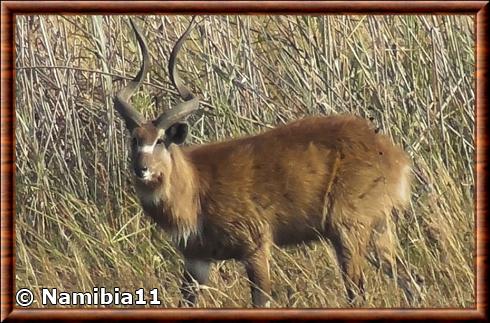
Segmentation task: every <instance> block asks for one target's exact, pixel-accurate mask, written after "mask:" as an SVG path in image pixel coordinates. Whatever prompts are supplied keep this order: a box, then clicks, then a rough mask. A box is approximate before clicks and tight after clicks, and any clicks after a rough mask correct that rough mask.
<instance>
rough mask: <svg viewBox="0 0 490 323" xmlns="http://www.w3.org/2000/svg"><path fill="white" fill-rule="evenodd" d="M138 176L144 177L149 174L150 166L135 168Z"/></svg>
mask: <svg viewBox="0 0 490 323" xmlns="http://www.w3.org/2000/svg"><path fill="white" fill-rule="evenodd" d="M134 172H135V173H136V176H138V177H139V178H144V177H146V176H147V175H148V167H139V168H136V169H135V170H134Z"/></svg>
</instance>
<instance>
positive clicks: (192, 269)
mask: <svg viewBox="0 0 490 323" xmlns="http://www.w3.org/2000/svg"><path fill="white" fill-rule="evenodd" d="M210 265H211V263H210V262H209V261H204V260H197V259H185V261H184V277H183V280H182V287H181V289H180V291H181V293H182V299H183V303H182V302H181V303H180V304H179V306H180V307H182V306H195V305H196V301H197V296H198V292H199V285H204V284H206V283H207V281H208V278H209V268H210Z"/></svg>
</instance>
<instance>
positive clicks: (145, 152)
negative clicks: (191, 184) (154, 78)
mask: <svg viewBox="0 0 490 323" xmlns="http://www.w3.org/2000/svg"><path fill="white" fill-rule="evenodd" d="M130 22H131V26H132V27H133V30H134V33H135V34H136V39H137V40H138V44H139V47H140V50H141V54H142V57H143V60H142V63H141V68H140V70H139V72H138V74H137V75H136V77H135V78H134V79H133V80H131V81H130V82H129V83H128V84H127V85H126V87H124V88H123V89H122V90H121V91H119V93H117V95H116V97H115V99H114V106H115V108H116V110H117V111H118V112H119V114H120V115H121V117H122V118H123V119H124V121H125V124H126V127H127V128H128V130H129V132H130V133H131V157H132V158H131V159H132V168H133V172H134V175H135V177H136V179H137V180H138V181H140V182H142V183H145V184H150V183H152V182H159V181H160V180H161V179H162V177H164V176H170V172H171V167H172V163H171V153H170V151H171V149H172V148H173V147H172V145H179V144H181V143H183V142H184V140H185V138H186V136H187V125H186V124H185V123H182V122H179V121H181V120H182V119H183V118H184V117H186V116H187V115H189V114H190V113H192V112H193V111H195V110H197V109H198V108H199V99H198V97H196V96H195V95H194V94H193V93H192V92H191V91H190V90H189V89H188V88H187V87H186V86H184V84H183V81H182V79H181V78H180V76H179V73H178V71H177V68H176V58H177V54H178V52H179V50H180V48H181V47H182V44H183V42H184V40H185V39H186V37H187V35H188V34H189V32H190V31H191V29H192V27H193V25H194V18H193V19H192V21H191V23H190V24H189V27H188V28H187V30H186V31H185V32H184V34H183V35H182V36H181V37H180V38H179V40H178V41H177V43H176V44H175V46H174V48H173V49H172V52H171V54H170V58H169V63H168V71H169V75H170V80H171V81H172V83H173V85H174V86H175V88H176V89H177V91H178V92H179V94H180V96H181V97H182V99H183V101H182V102H181V103H179V104H178V105H177V106H175V107H174V108H173V109H171V110H168V111H166V112H164V113H162V114H161V115H160V116H158V117H157V118H156V119H154V120H150V121H148V120H145V119H144V118H143V116H142V115H141V114H140V113H139V112H138V111H136V110H135V109H134V107H133V106H132V105H131V103H129V99H130V98H131V96H132V95H133V93H134V92H135V91H136V90H137V89H138V87H139V86H140V85H141V83H142V82H143V80H144V78H145V75H146V74H147V72H148V69H149V61H150V56H149V54H148V47H147V45H146V40H145V38H144V36H143V34H142V33H141V31H140V30H139V28H138V26H136V25H135V24H134V23H133V21H132V20H130Z"/></svg>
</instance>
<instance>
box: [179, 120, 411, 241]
mask: <svg viewBox="0 0 490 323" xmlns="http://www.w3.org/2000/svg"><path fill="white" fill-rule="evenodd" d="M187 152H188V158H190V159H191V160H192V161H193V164H194V165H195V167H196V170H197V172H198V173H199V178H200V181H201V183H200V185H201V190H202V197H203V198H202V201H201V204H202V205H201V207H202V212H203V213H204V214H205V215H206V216H207V218H208V219H209V220H210V221H213V219H215V223H214V224H215V225H217V226H218V227H219V226H222V227H224V228H225V229H226V228H232V227H233V225H232V224H233V223H240V225H241V226H244V227H246V226H247V225H249V226H251V227H253V226H270V227H271V228H272V232H273V235H274V240H275V242H276V243H277V244H279V245H281V244H290V243H297V242H301V241H307V240H310V239H315V237H316V236H317V233H318V232H319V231H321V230H323V229H324V226H325V224H326V223H329V222H331V221H332V219H333V221H335V217H336V216H337V217H339V219H340V220H342V221H349V219H352V218H353V217H363V218H364V219H366V221H368V222H369V221H375V220H376V219H377V218H381V217H383V216H385V215H386V212H387V211H391V209H392V208H394V207H397V208H402V207H403V206H404V205H405V204H406V203H407V202H408V200H409V195H410V177H409V174H410V163H409V159H408V158H407V156H406V154H405V153H404V152H403V151H402V150H401V149H400V148H398V147H396V146H395V145H394V144H393V143H391V141H390V140H389V139H388V138H387V137H385V136H384V135H382V134H379V133H376V132H375V131H374V128H373V127H372V126H371V125H370V124H369V123H368V122H367V121H366V120H364V119H360V118H357V117H352V116H332V117H312V118H307V119H303V120H299V121H296V122H293V123H291V124H288V125H285V126H281V127H278V128H275V129H273V130H270V131H267V132H265V133H262V134H260V135H256V136H250V137H245V138H241V139H236V140H232V141H226V142H222V143H214V144H209V145H203V146H196V147H189V149H188V151H187ZM334 206H337V209H338V210H340V212H342V214H332V210H334V209H335V208H334ZM325 217H327V218H325ZM342 217H343V219H342ZM223 222H225V224H224V225H220V223H221V224H222V223H223ZM259 229H260V228H257V231H260V230H259ZM230 230H231V231H233V230H234V231H239V230H237V229H230ZM225 234H228V235H229V234H232V235H233V234H234V232H226V233H225ZM252 235H253V233H252ZM247 237H248V238H250V232H248V233H247V234H244V236H243V237H240V238H241V239H245V238H247ZM252 238H253V237H252Z"/></svg>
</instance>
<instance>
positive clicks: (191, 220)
mask: <svg viewBox="0 0 490 323" xmlns="http://www.w3.org/2000/svg"><path fill="white" fill-rule="evenodd" d="M168 152H169V154H170V157H171V158H170V159H171V167H170V172H169V173H170V176H168V174H164V176H162V178H161V179H160V180H159V182H158V183H157V184H156V185H151V186H150V185H145V184H142V183H137V185H136V192H137V194H138V196H139V198H140V201H141V204H142V207H143V209H144V210H145V213H147V215H149V216H150V217H152V218H153V219H154V220H155V221H156V222H157V223H158V224H160V225H161V226H162V227H163V229H165V230H166V231H167V232H168V233H169V234H170V235H171V238H172V240H174V242H178V243H180V242H184V244H186V243H187V240H188V238H189V237H190V236H192V235H196V234H198V233H199V231H200V228H199V221H198V215H199V213H200V202H199V183H198V180H197V176H196V170H195V169H194V167H193V165H192V164H191V163H190V162H189V161H188V160H187V158H186V156H185V154H184V152H183V151H182V150H181V149H180V148H179V147H178V146H175V145H172V146H171V147H169V149H168Z"/></svg>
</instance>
